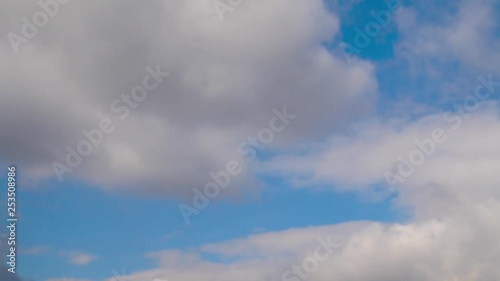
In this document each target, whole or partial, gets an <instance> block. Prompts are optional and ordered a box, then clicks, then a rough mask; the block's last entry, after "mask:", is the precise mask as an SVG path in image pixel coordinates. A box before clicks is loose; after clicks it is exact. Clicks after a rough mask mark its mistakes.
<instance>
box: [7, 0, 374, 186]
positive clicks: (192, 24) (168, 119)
mask: <svg viewBox="0 0 500 281" xmlns="http://www.w3.org/2000/svg"><path fill="white" fill-rule="evenodd" d="M2 6H3V9H2V12H1V13H7V11H9V16H7V15H5V17H2V18H3V24H2V25H1V29H2V31H3V32H10V31H15V32H17V33H20V32H21V27H22V22H21V21H20V20H17V19H20V18H21V17H22V16H27V17H30V16H31V15H32V14H33V13H34V12H35V11H36V9H37V6H36V4H35V3H34V2H33V3H32V4H29V3H24V4H20V3H7V2H5V3H3V4H2ZM38 9H39V7H38ZM6 18H9V19H11V20H6ZM290 31H293V32H290ZM338 32H339V22H338V18H337V17H336V16H335V15H334V14H331V13H329V12H327V11H326V9H325V7H324V5H323V3H322V1H320V0H314V1H307V2H304V1H292V2H290V1H285V0H277V1H248V2H247V3H245V4H244V5H241V6H240V7H238V10H237V11H235V12H234V14H232V15H231V17H230V18H228V19H227V20H226V21H224V22H221V21H220V19H219V17H218V16H217V13H216V12H215V11H214V8H213V6H212V5H211V3H210V1H195V0H190V1H168V2H158V1H154V2H148V3H143V2H133V1H110V2H106V3H99V4H95V3H87V2H82V1H71V2H70V3H68V4H66V5H64V6H61V9H60V12H59V13H58V15H57V16H55V17H54V18H53V19H51V22H50V24H49V25H47V26H45V27H44V28H41V29H40V30H39V33H38V34H37V36H36V37H34V38H33V39H31V40H30V42H29V44H26V45H22V46H20V52H19V54H18V55H15V56H14V55H12V52H13V51H12V49H11V48H10V46H9V45H10V43H9V42H8V41H5V42H2V44H1V46H2V48H1V49H0V52H1V53H2V54H3V55H5V59H4V61H3V62H2V64H3V65H4V67H3V68H2V72H1V74H2V79H1V81H0V92H2V93H4V94H3V95H4V96H5V98H4V102H2V105H1V107H0V112H1V113H0V118H2V119H5V120H6V119H7V118H8V119H11V120H16V123H15V124H14V123H6V124H5V126H4V128H3V129H4V130H5V131H9V132H10V134H9V136H10V137H8V138H5V139H4V140H3V142H2V144H1V146H0V147H2V148H1V150H0V155H1V159H2V160H3V161H6V162H12V161H14V160H15V161H16V163H17V164H18V165H22V166H23V168H24V170H25V171H26V172H27V175H29V176H30V178H33V179H47V178H51V177H54V173H53V171H52V168H51V163H52V162H53V161H59V162H61V163H64V161H65V156H66V153H67V152H66V151H65V147H66V146H68V145H69V146H70V147H73V148H75V146H76V144H77V143H78V142H79V141H80V140H82V139H85V137H84V136H83V135H82V133H81V131H82V130H83V129H86V130H91V129H95V128H97V127H98V124H99V121H100V120H101V119H102V118H105V117H108V118H111V119H112V120H113V121H114V124H115V125H116V130H115V131H114V132H113V133H111V134H109V135H106V136H105V140H104V142H103V143H102V144H101V145H99V146H98V147H97V148H95V149H94V151H93V153H92V154H91V155H90V156H88V157H86V158H85V159H84V161H83V163H82V164H81V165H80V166H79V167H77V168H75V169H74V171H73V172H71V173H66V174H65V175H64V177H65V178H77V179H83V180H85V181H87V182H90V183H94V184H97V185H99V186H101V187H103V188H105V189H113V188H117V187H121V188H127V187H129V188H133V187H139V186H140V187H141V189H142V190H143V192H146V191H145V190H149V191H150V192H154V193H159V194H167V195H175V196H179V195H186V194H190V193H191V188H193V187H199V186H202V185H203V184H205V183H206V182H207V181H208V180H209V177H208V173H209V172H210V171H218V170H221V169H223V167H224V166H225V163H227V161H229V160H232V159H235V160H238V161H240V162H241V163H242V165H243V164H244V163H245V161H244V160H243V158H242V156H241V155H240V154H239V153H238V152H237V147H238V145H239V144H240V143H241V142H242V141H243V140H245V139H246V138H247V136H249V135H252V134H255V133H257V132H258V130H259V129H261V128H263V127H264V126H267V123H268V120H269V118H270V117H271V116H272V109H273V108H274V107H277V108H280V109H281V108H282V107H283V106H287V107H288V109H289V111H291V112H293V113H295V114H297V115H298V116H300V117H299V118H297V121H295V122H294V124H293V126H290V127H289V128H287V130H286V132H284V133H283V135H282V136H281V135H280V138H276V140H275V141H274V142H273V143H272V144H270V145H269V146H268V148H269V149H273V148H276V147H281V146H282V145H287V144H297V143H298V142H299V141H301V140H304V139H311V138H317V137H322V136H324V135H325V132H326V131H327V130H325V128H328V130H333V129H335V128H342V127H345V126H346V124H347V123H346V122H348V121H349V120H353V119H355V118H357V117H359V116H362V115H364V114H367V113H368V112H370V109H371V108H372V105H373V101H374V100H375V98H376V91H377V83H376V80H375V77H374V68H373V66H372V65H371V64H369V63H364V62H360V63H358V64H352V65H349V64H347V63H346V62H344V61H343V60H342V59H338V58H336V57H334V56H333V55H331V54H330V53H329V52H328V51H327V50H326V49H325V48H324V47H323V46H322V43H323V42H325V41H328V40H330V39H331V38H333V36H335V35H336V34H338ZM2 40H7V39H6V38H3V39H2ZM156 65H159V66H160V67H161V69H162V70H163V71H168V72H169V73H170V76H169V77H168V78H167V79H165V81H163V82H162V83H161V85H160V86H159V87H158V88H157V89H155V90H154V91H152V92H151V93H149V94H148V97H147V99H146V100H145V101H143V102H141V104H140V105H139V106H138V107H137V108H135V109H132V110H131V115H130V116H129V117H128V118H127V119H126V120H124V121H121V120H119V119H118V118H117V116H116V114H114V113H113V112H111V110H110V105H111V104H112V102H113V100H115V99H116V98H120V95H121V94H122V93H126V94H130V91H131V89H132V88H133V87H135V86H136V85H139V84H140V83H141V81H142V79H143V77H144V75H145V74H146V71H145V68H146V67H147V66H152V67H153V68H154V67H155V66H156ZM352 107H356V108H358V110H355V111H352V110H346V109H347V108H352ZM251 178H252V177H251V176H250V175H248V174H246V173H242V175H241V176H239V179H240V182H242V183H241V185H244V183H245V182H246V183H247V185H249V184H248V183H250V182H251ZM235 183H236V181H235ZM188 187H189V188H188Z"/></svg>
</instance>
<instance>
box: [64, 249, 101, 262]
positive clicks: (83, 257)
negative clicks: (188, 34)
mask: <svg viewBox="0 0 500 281" xmlns="http://www.w3.org/2000/svg"><path fill="white" fill-rule="evenodd" d="M60 255H61V256H64V257H67V258H68V262H69V263H71V264H76V265H86V264H88V263H90V262H92V261H94V260H95V259H97V256H94V255H91V254H88V253H82V252H66V251H62V252H61V253H60Z"/></svg>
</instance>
